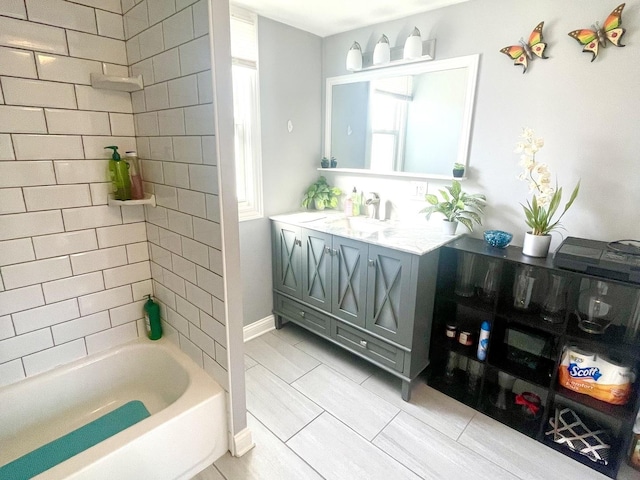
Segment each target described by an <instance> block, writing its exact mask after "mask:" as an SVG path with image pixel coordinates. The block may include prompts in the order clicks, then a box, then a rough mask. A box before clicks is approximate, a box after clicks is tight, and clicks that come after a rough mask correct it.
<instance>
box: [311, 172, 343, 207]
mask: <svg viewBox="0 0 640 480" xmlns="http://www.w3.org/2000/svg"><path fill="white" fill-rule="evenodd" d="M340 195H342V190H340V189H339V188H337V187H332V186H331V185H329V184H328V183H327V179H326V178H324V177H320V178H319V179H318V181H317V182H315V183H312V184H311V185H310V186H309V188H307V191H306V192H305V194H304V197H303V198H302V206H303V207H305V208H315V209H316V210H324V209H325V208H336V207H337V206H338V197H339V196H340Z"/></svg>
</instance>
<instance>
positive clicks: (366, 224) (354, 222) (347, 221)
mask: <svg viewBox="0 0 640 480" xmlns="http://www.w3.org/2000/svg"><path fill="white" fill-rule="evenodd" d="M389 226H390V225H389V223H388V222H382V221H380V220H375V219H373V218H368V217H343V218H340V219H338V220H334V221H332V222H331V227H332V228H342V229H346V230H348V231H349V233H351V234H356V235H370V234H372V233H376V232H380V231H382V230H384V229H386V228H389Z"/></svg>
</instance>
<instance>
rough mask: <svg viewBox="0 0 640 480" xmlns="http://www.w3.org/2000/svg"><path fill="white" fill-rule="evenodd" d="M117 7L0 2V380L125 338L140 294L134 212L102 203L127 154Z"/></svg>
mask: <svg viewBox="0 0 640 480" xmlns="http://www.w3.org/2000/svg"><path fill="white" fill-rule="evenodd" d="M127 66H128V61H127V53H126V48H125V42H124V28H123V17H122V6H121V4H120V0H73V2H71V1H64V0H2V1H0V384H7V383H11V382H14V381H17V380H19V379H21V378H24V377H25V376H29V375H33V374H36V373H38V372H41V371H44V370H47V369H50V368H52V367H53V366H55V365H58V364H61V363H66V362H68V361H71V360H73V359H76V358H79V357H82V356H85V355H87V354H90V353H93V352H96V351H99V350H101V349H104V348H107V347H109V346H111V345H114V344H117V343H121V342H124V341H127V340H129V339H133V338H135V337H136V336H138V334H139V333H140V331H141V330H142V329H143V328H144V327H143V324H142V322H140V321H138V320H139V319H140V318H141V317H142V313H141V312H142V303H143V301H142V299H143V298H144V295H145V294H147V293H151V287H152V285H151V280H150V277H151V273H150V262H149V254H148V248H147V243H146V242H147V232H146V228H145V223H144V211H143V209H142V207H130V206H127V207H111V206H108V205H107V190H108V183H106V180H107V162H108V161H107V158H108V153H107V152H106V151H105V150H103V147H104V146H106V145H119V146H120V149H121V151H125V150H129V149H133V148H135V138H134V136H135V130H134V116H133V110H132V103H131V95H130V94H129V93H121V92H112V91H107V90H98V89H94V88H92V87H91V86H90V85H89V83H90V80H89V75H90V73H91V72H97V73H102V72H104V73H107V74H113V75H121V76H126V75H127Z"/></svg>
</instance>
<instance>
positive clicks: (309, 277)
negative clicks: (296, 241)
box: [302, 229, 333, 311]
mask: <svg viewBox="0 0 640 480" xmlns="http://www.w3.org/2000/svg"><path fill="white" fill-rule="evenodd" d="M332 252H333V250H332V248H331V235H330V234H328V233H322V232H316V231H314V230H307V229H303V230H302V300H303V301H305V302H307V303H309V304H311V305H313V306H314V307H318V308H322V309H324V310H326V311H331V257H332Z"/></svg>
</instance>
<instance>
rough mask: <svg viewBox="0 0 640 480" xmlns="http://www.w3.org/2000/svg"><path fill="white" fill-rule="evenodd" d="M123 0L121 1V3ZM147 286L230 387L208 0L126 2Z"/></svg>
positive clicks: (168, 324)
mask: <svg viewBox="0 0 640 480" xmlns="http://www.w3.org/2000/svg"><path fill="white" fill-rule="evenodd" d="M127 4H128V5H127ZM123 6H124V21H125V34H126V38H127V54H128V56H129V61H130V64H131V67H130V68H131V73H132V74H133V75H138V74H142V76H143V79H144V85H145V88H144V90H143V91H139V92H134V93H133V94H132V101H133V111H134V117H135V127H136V134H137V137H138V138H137V142H138V154H139V156H140V157H141V158H142V159H143V160H142V166H143V167H142V168H143V176H144V179H145V182H146V183H145V189H146V190H147V191H149V192H154V193H155V195H156V197H157V202H158V206H157V207H155V208H152V207H149V206H147V207H146V219H147V222H148V223H147V236H148V239H149V246H150V252H151V271H152V277H153V289H154V292H155V295H156V297H157V298H158V300H159V301H160V303H161V311H162V316H163V319H164V320H165V323H164V329H165V333H166V335H167V336H168V337H169V338H170V339H171V340H172V341H174V342H175V343H176V344H179V345H180V348H181V349H182V350H183V351H184V352H186V353H187V354H188V355H189V356H190V357H191V358H193V360H195V361H196V363H198V364H199V365H200V366H202V367H204V369H205V370H206V371H207V372H209V374H210V375H212V376H213V377H214V378H215V379H216V380H217V381H218V382H219V383H220V384H221V385H223V387H224V388H225V389H227V390H228V383H229V382H228V376H227V372H226V370H227V351H226V346H227V341H226V326H225V323H226V321H225V313H224V302H223V299H224V290H223V288H224V287H223V277H222V273H223V272H222V252H221V248H222V244H221V230H220V208H219V198H218V171H217V166H216V165H217V159H216V153H215V151H216V149H215V140H216V139H215V136H214V115H213V113H214V111H213V104H212V102H213V97H212V95H213V90H212V84H211V83H212V81H211V53H210V46H209V35H208V30H209V27H208V12H207V2H206V1H205V0H200V1H194V0H142V1H138V2H137V3H136V4H135V5H134V2H133V0H130V1H129V2H126V1H123Z"/></svg>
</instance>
